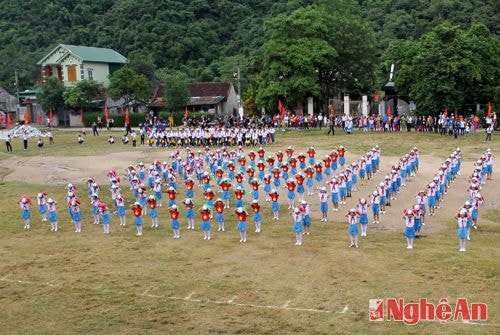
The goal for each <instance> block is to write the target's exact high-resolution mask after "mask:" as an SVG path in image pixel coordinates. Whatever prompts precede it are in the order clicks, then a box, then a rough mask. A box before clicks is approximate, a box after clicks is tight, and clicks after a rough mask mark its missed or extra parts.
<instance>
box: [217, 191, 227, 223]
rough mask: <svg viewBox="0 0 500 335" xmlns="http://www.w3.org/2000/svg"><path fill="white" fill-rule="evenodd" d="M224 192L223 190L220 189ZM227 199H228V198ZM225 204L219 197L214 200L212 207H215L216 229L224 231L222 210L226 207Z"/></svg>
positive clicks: (224, 220)
mask: <svg viewBox="0 0 500 335" xmlns="http://www.w3.org/2000/svg"><path fill="white" fill-rule="evenodd" d="M222 192H224V191H222ZM228 201H229V200H228ZM226 207H227V206H226V204H225V203H224V200H222V199H221V198H218V199H217V200H215V202H214V209H215V222H217V224H218V228H217V231H226V227H225V222H226V219H225V217H224V210H225V209H226Z"/></svg>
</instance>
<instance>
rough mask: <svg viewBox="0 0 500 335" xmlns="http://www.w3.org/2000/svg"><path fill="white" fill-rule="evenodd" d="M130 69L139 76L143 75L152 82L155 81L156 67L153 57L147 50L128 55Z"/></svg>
mask: <svg viewBox="0 0 500 335" xmlns="http://www.w3.org/2000/svg"><path fill="white" fill-rule="evenodd" d="M127 58H128V67H129V68H131V69H132V70H134V71H135V72H136V73H137V74H143V75H145V76H146V78H148V80H149V81H150V82H153V81H154V79H155V71H156V65H155V63H154V60H153V56H152V55H151V54H150V53H149V52H147V51H145V50H135V51H132V52H131V53H129V54H128V55H127Z"/></svg>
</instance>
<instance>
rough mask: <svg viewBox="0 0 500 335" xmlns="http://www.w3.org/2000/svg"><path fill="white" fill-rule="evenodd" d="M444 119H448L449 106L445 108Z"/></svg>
mask: <svg viewBox="0 0 500 335" xmlns="http://www.w3.org/2000/svg"><path fill="white" fill-rule="evenodd" d="M444 117H448V106H446V107H445V108H444Z"/></svg>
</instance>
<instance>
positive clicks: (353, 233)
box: [345, 208, 360, 248]
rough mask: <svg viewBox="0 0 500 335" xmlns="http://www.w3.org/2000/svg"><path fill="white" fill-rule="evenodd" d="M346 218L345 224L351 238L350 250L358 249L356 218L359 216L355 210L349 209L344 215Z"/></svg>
mask: <svg viewBox="0 0 500 335" xmlns="http://www.w3.org/2000/svg"><path fill="white" fill-rule="evenodd" d="M345 216H346V218H347V223H348V224H349V237H350V238H351V245H350V246H349V247H350V248H357V247H358V234H359V231H358V218H359V217H360V214H359V212H358V211H356V209H354V208H351V209H350V210H349V212H348V213H347V214H346V215H345Z"/></svg>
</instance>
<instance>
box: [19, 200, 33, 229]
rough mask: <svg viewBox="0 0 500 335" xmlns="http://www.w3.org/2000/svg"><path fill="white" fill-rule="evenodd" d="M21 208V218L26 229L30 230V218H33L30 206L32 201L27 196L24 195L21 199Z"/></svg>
mask: <svg viewBox="0 0 500 335" xmlns="http://www.w3.org/2000/svg"><path fill="white" fill-rule="evenodd" d="M18 203H19V206H20V207H21V211H22V214H21V217H22V219H23V223H24V229H30V228H31V226H30V217H31V212H30V206H31V200H30V198H28V197H27V196H26V195H24V194H23V195H22V196H21V199H19V202H18Z"/></svg>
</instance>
